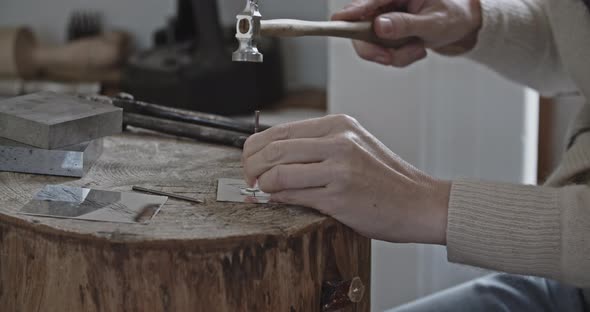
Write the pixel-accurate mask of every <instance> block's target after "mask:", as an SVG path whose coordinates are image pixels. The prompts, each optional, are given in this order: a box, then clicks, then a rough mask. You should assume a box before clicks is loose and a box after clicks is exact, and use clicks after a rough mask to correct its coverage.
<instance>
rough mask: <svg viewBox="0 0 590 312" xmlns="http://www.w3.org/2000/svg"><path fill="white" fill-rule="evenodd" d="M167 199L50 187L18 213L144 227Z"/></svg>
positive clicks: (66, 187) (61, 186)
mask: <svg viewBox="0 0 590 312" xmlns="http://www.w3.org/2000/svg"><path fill="white" fill-rule="evenodd" d="M167 200H168V197H165V196H153V195H144V194H137V193H121V192H111V191H100V190H93V189H87V188H80V187H71V186H65V185H47V186H45V187H44V188H43V189H42V190H41V191H39V192H38V193H37V194H36V195H35V197H34V198H33V199H32V200H31V201H30V202H29V203H27V204H26V205H25V206H24V207H23V208H22V209H21V211H20V212H19V213H21V214H26V215H33V216H41V217H53V218H65V219H80V220H90V221H103V222H118V223H141V222H146V221H149V220H151V219H152V218H153V217H154V216H155V215H156V214H157V213H158V212H159V211H160V208H161V207H162V205H164V203H166V201H167Z"/></svg>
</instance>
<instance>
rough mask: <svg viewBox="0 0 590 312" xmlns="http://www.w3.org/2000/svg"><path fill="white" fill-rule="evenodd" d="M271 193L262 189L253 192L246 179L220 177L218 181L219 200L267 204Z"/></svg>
mask: <svg viewBox="0 0 590 312" xmlns="http://www.w3.org/2000/svg"><path fill="white" fill-rule="evenodd" d="M269 200H270V195H269V194H266V193H263V192H261V191H254V192H252V191H251V190H249V187H248V185H247V184H246V182H245V181H244V180H240V179H219V180H218V181H217V201H218V202H234V203H250V204H266V203H268V202H269Z"/></svg>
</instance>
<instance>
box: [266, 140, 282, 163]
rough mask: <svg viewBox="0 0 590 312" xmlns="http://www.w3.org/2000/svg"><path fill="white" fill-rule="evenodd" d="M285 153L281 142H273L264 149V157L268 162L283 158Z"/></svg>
mask: <svg viewBox="0 0 590 312" xmlns="http://www.w3.org/2000/svg"><path fill="white" fill-rule="evenodd" d="M282 154H283V146H282V144H281V143H280V142H272V143H270V144H268V145H267V146H266V147H265V148H264V150H263V151H262V158H263V159H264V161H266V162H267V163H273V162H276V161H277V160H279V159H281V156H282Z"/></svg>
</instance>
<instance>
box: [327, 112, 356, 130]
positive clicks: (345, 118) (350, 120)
mask: <svg viewBox="0 0 590 312" xmlns="http://www.w3.org/2000/svg"><path fill="white" fill-rule="evenodd" d="M332 119H333V120H334V122H335V123H337V124H339V125H344V126H346V127H348V128H354V127H357V126H358V124H359V123H358V121H357V120H356V119H355V118H354V117H351V116H349V115H346V114H337V115H332Z"/></svg>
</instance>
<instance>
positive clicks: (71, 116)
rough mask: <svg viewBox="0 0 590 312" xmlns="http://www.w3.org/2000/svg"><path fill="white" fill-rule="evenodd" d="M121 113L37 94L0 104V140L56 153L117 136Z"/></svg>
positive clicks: (103, 106)
mask: <svg viewBox="0 0 590 312" xmlns="http://www.w3.org/2000/svg"><path fill="white" fill-rule="evenodd" d="M122 124H123V111H122V110H121V109H120V108H118V107H114V106H112V105H110V104H105V103H98V102H92V101H88V100H84V99H81V98H79V97H77V96H72V95H64V94H57V93H52V92H39V93H35V94H29V95H25V96H20V97H16V98H11V99H7V100H3V101H0V137H4V138H6V139H9V140H13V141H17V142H20V143H23V144H27V145H31V146H35V147H39V148H44V149H56V148H60V147H64V146H70V145H75V144H79V143H82V142H87V141H91V140H94V139H98V138H101V137H105V136H109V135H113V134H117V133H120V132H121V131H122Z"/></svg>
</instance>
